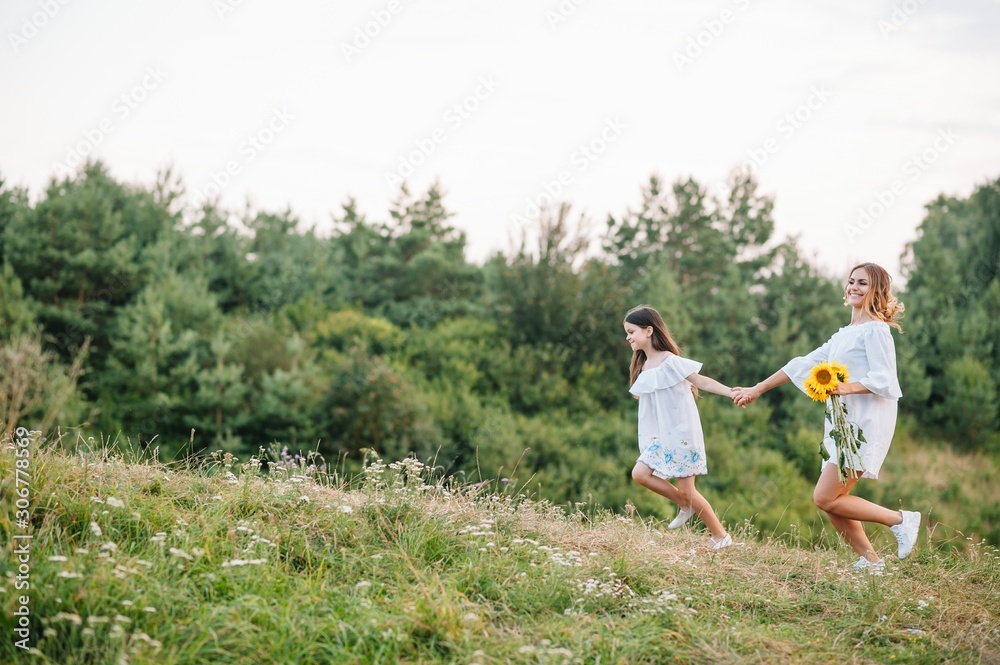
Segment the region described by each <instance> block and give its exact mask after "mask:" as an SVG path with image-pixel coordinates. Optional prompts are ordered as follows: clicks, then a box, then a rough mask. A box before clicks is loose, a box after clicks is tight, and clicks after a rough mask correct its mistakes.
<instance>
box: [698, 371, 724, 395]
mask: <svg viewBox="0 0 1000 665" xmlns="http://www.w3.org/2000/svg"><path fill="white" fill-rule="evenodd" d="M687 380H688V381H690V382H691V384H692V385H693V386H694V387H695V388H697V389H698V390H704V391H706V392H710V393H715V394H716V395H722V396H723V397H731V396H732V392H733V389H732V388H730V387H729V386H724V385H722V384H721V383H719V382H718V381H716V380H715V379H713V378H711V377H709V376H702V375H701V374H698V373H697V372H695V373H694V374H692V375H690V376H689V377H687Z"/></svg>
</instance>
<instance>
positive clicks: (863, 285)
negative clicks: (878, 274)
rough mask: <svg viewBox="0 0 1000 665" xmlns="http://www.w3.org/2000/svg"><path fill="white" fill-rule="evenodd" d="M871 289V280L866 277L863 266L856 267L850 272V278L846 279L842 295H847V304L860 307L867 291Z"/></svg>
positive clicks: (866, 272)
mask: <svg viewBox="0 0 1000 665" xmlns="http://www.w3.org/2000/svg"><path fill="white" fill-rule="evenodd" d="M869 290H871V280H870V279H869V277H868V271H867V270H865V269H864V268H858V269H857V270H855V271H854V272H852V273H851V276H850V278H848V280H847V286H846V287H845V289H844V295H845V296H847V304H848V305H850V306H851V307H855V308H857V307H861V303H863V302H864V301H865V296H866V295H868V291H869Z"/></svg>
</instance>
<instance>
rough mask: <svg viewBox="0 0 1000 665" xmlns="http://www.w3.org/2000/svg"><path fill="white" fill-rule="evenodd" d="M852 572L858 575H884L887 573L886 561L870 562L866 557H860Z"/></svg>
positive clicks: (852, 567)
mask: <svg viewBox="0 0 1000 665" xmlns="http://www.w3.org/2000/svg"><path fill="white" fill-rule="evenodd" d="M851 570H853V571H855V572H858V573H870V574H872V575H882V574H883V573H885V561H884V560H882V559H879V560H878V561H869V560H868V559H866V558H864V557H860V558H859V559H858V560H857V562H855V564H854V565H853V566H851Z"/></svg>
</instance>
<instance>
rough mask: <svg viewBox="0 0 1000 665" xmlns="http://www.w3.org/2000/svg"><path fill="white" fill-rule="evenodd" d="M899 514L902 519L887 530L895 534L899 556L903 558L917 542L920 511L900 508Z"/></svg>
mask: <svg viewBox="0 0 1000 665" xmlns="http://www.w3.org/2000/svg"><path fill="white" fill-rule="evenodd" d="M899 514H900V515H902V516H903V521H902V522H900V523H899V524H897V525H896V526H891V527H889V530H890V531H892V533H893V534H894V535H895V536H896V541H897V542H898V543H899V554H898V556H899V558H900V559H905V558H906V557H907V555H909V553H910V551H911V550H912V549H913V546H914V545H916V544H917V536H919V535H920V513H918V512H915V511H912V510H901V511H899Z"/></svg>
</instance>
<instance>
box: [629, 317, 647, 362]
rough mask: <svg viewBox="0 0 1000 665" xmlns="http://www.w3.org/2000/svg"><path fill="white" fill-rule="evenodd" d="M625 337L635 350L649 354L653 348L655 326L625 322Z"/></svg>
mask: <svg viewBox="0 0 1000 665" xmlns="http://www.w3.org/2000/svg"><path fill="white" fill-rule="evenodd" d="M625 339H626V340H627V341H628V344H629V346H631V347H632V350H633V351H645V352H646V354H647V355H649V352H650V351H651V350H652V349H653V326H646V327H645V328H640V327H639V326H637V325H635V324H634V323H629V322H628V321H626V322H625Z"/></svg>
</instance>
